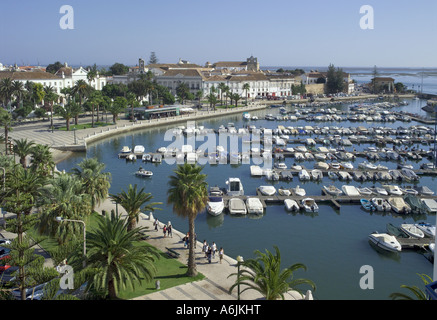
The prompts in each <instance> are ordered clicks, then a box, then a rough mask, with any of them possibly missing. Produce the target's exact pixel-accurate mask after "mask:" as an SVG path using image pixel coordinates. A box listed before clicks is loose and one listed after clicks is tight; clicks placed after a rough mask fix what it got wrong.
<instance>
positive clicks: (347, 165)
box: [340, 162, 354, 170]
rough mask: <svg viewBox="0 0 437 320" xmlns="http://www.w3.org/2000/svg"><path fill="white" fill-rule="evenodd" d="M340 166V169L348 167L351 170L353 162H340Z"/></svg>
mask: <svg viewBox="0 0 437 320" xmlns="http://www.w3.org/2000/svg"><path fill="white" fill-rule="evenodd" d="M340 167H341V168H342V169H349V170H352V169H353V168H354V166H353V164H352V163H350V162H341V163H340Z"/></svg>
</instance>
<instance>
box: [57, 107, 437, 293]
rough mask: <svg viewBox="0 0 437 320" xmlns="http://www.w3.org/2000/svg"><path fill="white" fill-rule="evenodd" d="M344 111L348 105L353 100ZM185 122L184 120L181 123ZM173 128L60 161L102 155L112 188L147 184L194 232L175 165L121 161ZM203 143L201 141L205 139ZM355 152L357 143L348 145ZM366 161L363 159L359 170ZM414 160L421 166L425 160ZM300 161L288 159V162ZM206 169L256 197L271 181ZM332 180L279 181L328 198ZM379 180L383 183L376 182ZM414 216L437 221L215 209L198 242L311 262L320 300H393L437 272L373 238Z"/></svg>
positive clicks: (163, 216)
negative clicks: (175, 200) (141, 173)
mask: <svg viewBox="0 0 437 320" xmlns="http://www.w3.org/2000/svg"><path fill="white" fill-rule="evenodd" d="M423 105H424V102H423V101H416V100H411V101H410V105H409V106H407V107H399V108H395V109H394V110H408V111H411V112H416V113H422V114H423V111H422V110H421V107H422V106H423ZM339 108H342V109H347V104H345V105H342V106H340V107H339ZM278 112H279V110H277V109H266V110H261V111H257V112H252V113H251V114H252V115H258V117H259V118H260V119H263V118H264V115H265V114H267V113H272V114H276V113H278ZM229 122H233V123H234V124H235V126H236V127H237V128H239V127H242V126H243V125H245V124H247V122H245V121H244V120H242V117H241V114H237V115H232V116H226V117H222V118H215V119H212V120H207V121H199V122H198V123H197V124H198V125H204V126H205V127H206V128H218V127H219V125H221V124H224V125H226V124H227V123H229ZM252 123H253V124H255V125H256V126H257V127H260V126H262V127H266V128H276V127H277V126H278V125H280V124H282V125H285V126H301V125H306V124H307V123H305V122H303V121H297V122H290V121H287V122H283V121H266V120H258V121H254V122H251V124H252ZM308 124H309V125H316V124H317V125H319V126H334V125H335V126H339V127H341V126H349V125H350V126H361V125H364V126H367V127H371V126H383V125H387V126H392V127H395V128H396V127H399V126H406V125H408V126H409V125H413V124H415V123H414V122H411V123H409V124H405V123H401V122H395V123H390V124H382V123H353V124H350V123H348V122H329V123H314V122H311V123H308ZM181 125H182V124H181ZM171 127H172V126H169V127H160V128H152V129H147V130H144V131H139V132H135V133H127V134H121V135H119V136H115V137H111V138H108V139H105V140H102V141H99V142H96V143H93V144H90V145H89V146H88V151H87V153H86V154H85V153H83V154H76V155H75V156H73V157H71V158H69V159H67V160H65V161H64V162H62V163H60V164H59V165H58V169H59V170H66V171H69V170H71V169H72V168H73V167H74V166H75V165H76V164H77V163H79V162H80V161H82V159H83V158H84V157H97V158H98V159H99V161H101V162H104V163H105V164H106V169H107V170H108V171H109V172H111V174H112V183H111V189H110V193H117V192H119V191H121V189H124V190H126V189H127V187H128V185H129V184H137V185H138V186H140V187H145V190H146V191H147V192H151V193H152V194H153V196H154V199H153V201H160V202H163V203H164V204H163V205H162V206H161V208H162V209H163V210H162V211H157V212H155V213H154V216H156V217H158V219H159V220H160V221H161V222H164V223H166V222H167V221H171V222H172V225H174V227H175V228H176V229H178V230H180V231H182V232H187V231H188V222H187V220H184V219H181V218H179V217H177V216H176V215H174V214H173V213H172V208H171V206H169V205H167V204H166V197H167V194H166V192H167V189H168V185H167V183H168V180H169V179H168V177H169V176H170V175H172V174H173V170H174V169H175V168H176V166H175V165H168V164H166V163H165V162H163V163H162V164H159V165H155V164H151V163H143V162H142V161H137V162H136V163H130V162H126V161H125V160H122V159H118V156H117V155H118V153H119V151H120V150H121V148H122V147H123V146H124V145H128V146H132V147H133V146H134V145H138V144H142V145H144V146H145V148H146V151H155V150H156V149H157V148H159V147H161V146H167V145H168V144H169V142H165V141H164V138H163V137H164V133H165V132H166V130H167V129H169V128H171ZM202 143H203V142H200V143H199V144H202ZM367 146H368V145H367V144H361V145H355V146H354V147H355V148H356V149H357V150H363V149H364V148H365V147H367ZM346 149H347V150H351V149H350V148H346ZM362 161H364V159H363V158H358V159H357V160H356V161H355V163H354V167H357V165H358V163H359V162H362ZM426 161H427V160H422V161H419V162H413V165H414V167H415V168H418V167H419V166H420V164H421V163H422V162H426ZM293 162H294V159H292V158H286V159H285V163H286V164H287V166H288V167H290V165H292V164H293ZM380 163H381V164H383V165H386V166H388V167H389V168H395V167H396V163H395V162H383V161H381V162H380ZM302 164H303V165H304V166H306V167H307V168H313V166H314V162H302ZM140 166H142V167H143V168H145V169H148V170H152V171H153V172H154V175H153V177H152V178H146V179H145V178H139V177H136V176H135V175H134V172H135V171H137V170H138V168H139V167H140ZM203 172H204V173H206V174H207V175H208V177H207V182H208V183H209V185H211V186H214V185H218V186H219V187H225V181H226V180H227V178H228V177H239V178H240V179H241V181H242V183H243V185H244V189H245V194H246V195H255V194H256V188H257V187H259V186H260V185H267V184H269V182H267V181H266V180H265V179H264V178H258V177H251V176H250V169H249V165H209V164H206V165H205V167H204V169H203ZM331 182H332V181H331V180H330V179H328V178H327V177H325V178H324V179H323V182H321V183H314V182H307V183H302V182H301V181H299V179H298V178H297V177H294V181H292V182H289V183H287V182H282V181H281V182H278V183H275V186H276V187H277V188H278V187H280V186H284V187H287V188H291V187H295V186H296V185H300V186H302V187H304V188H305V190H306V192H307V194H308V195H320V194H321V188H322V187H323V185H324V184H326V185H328V184H329V183H331ZM334 184H335V185H336V186H337V187H339V188H341V186H342V185H343V184H345V183H343V182H340V181H336V182H334ZM350 184H352V185H356V186H358V185H360V184H359V183H358V182H355V181H352V182H350ZM376 184H377V185H379V183H378V182H377V183H376ZM420 184H421V185H427V186H428V187H430V188H432V189H433V190H434V189H435V185H436V181H435V178H434V177H423V178H421V181H420ZM361 185H362V186H372V185H373V182H365V183H362V184H361ZM414 221H428V222H430V223H432V224H435V221H436V218H435V215H430V216H426V215H422V216H395V215H394V214H391V213H388V214H387V213H384V214H380V213H369V212H366V211H364V210H363V209H361V207H360V206H359V205H346V204H345V205H342V207H341V209H340V210H337V209H335V208H333V207H331V206H329V205H320V209H319V212H318V213H304V212H300V213H293V214H291V213H287V212H286V211H285V209H284V206H283V205H269V206H268V207H267V210H266V213H265V214H264V216H263V217H261V218H258V219H253V218H250V217H247V216H245V217H233V216H230V215H229V214H226V213H225V214H222V215H220V216H218V217H212V216H210V215H208V214H207V213H205V212H203V213H200V214H199V215H198V216H197V218H196V221H195V223H196V232H197V235H198V240H200V241H203V240H204V239H206V240H207V241H208V242H212V241H214V242H216V243H217V246H218V247H221V246H223V248H224V250H225V254H227V255H229V256H231V257H233V258H236V257H237V256H238V255H242V256H243V257H244V258H245V259H248V258H253V257H254V251H255V250H260V251H261V252H264V251H265V250H266V249H267V250H269V251H273V246H275V245H277V246H278V247H279V249H280V251H281V256H282V259H283V266H284V267H285V266H290V265H292V264H294V263H303V264H305V265H306V266H307V268H308V270H307V271H306V272H304V271H303V270H300V271H298V272H296V273H295V278H308V279H311V280H313V281H314V282H315V283H316V285H317V290H316V291H315V292H314V296H315V298H316V299H389V295H390V294H391V293H393V292H402V291H403V289H401V288H400V286H401V285H403V284H406V285H418V286H421V285H422V282H421V280H420V278H419V277H418V276H417V275H416V273H425V274H428V275H430V276H432V272H433V271H432V270H433V266H432V264H431V263H430V262H429V261H428V260H427V259H426V258H425V257H424V256H423V255H422V254H420V253H419V252H415V251H405V252H402V253H401V254H387V253H385V252H379V251H378V250H376V249H375V248H374V247H372V246H371V245H370V244H369V242H368V238H367V237H368V235H369V234H370V233H372V232H373V231H375V230H376V231H380V232H385V228H386V225H387V223H392V224H394V225H400V224H401V223H404V222H405V223H412V222H414ZM363 265H369V266H371V267H373V270H374V289H373V290H363V289H361V288H360V286H359V283H360V278H361V277H362V276H363V275H364V274H360V268H361V267H362V266H363Z"/></svg>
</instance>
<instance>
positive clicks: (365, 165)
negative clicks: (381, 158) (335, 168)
mask: <svg viewBox="0 0 437 320" xmlns="http://www.w3.org/2000/svg"><path fill="white" fill-rule="evenodd" d="M358 168H361V169H366V170H367V169H369V170H376V169H377V167H376V166H375V165H374V164H372V163H370V162H367V161H364V162H361V163H360V164H358Z"/></svg>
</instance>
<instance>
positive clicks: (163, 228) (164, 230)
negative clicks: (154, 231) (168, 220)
mask: <svg viewBox="0 0 437 320" xmlns="http://www.w3.org/2000/svg"><path fill="white" fill-rule="evenodd" d="M162 232H163V233H164V238H165V233H166V232H167V226H166V225H164V227H162Z"/></svg>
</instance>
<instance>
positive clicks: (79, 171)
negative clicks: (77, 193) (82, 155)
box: [72, 158, 111, 211]
mask: <svg viewBox="0 0 437 320" xmlns="http://www.w3.org/2000/svg"><path fill="white" fill-rule="evenodd" d="M77 166H78V167H77V168H73V169H72V174H73V175H75V176H77V177H78V178H79V179H80V180H81V181H82V184H83V187H82V193H84V194H88V195H89V196H90V198H91V210H92V211H94V208H95V206H96V204H100V202H101V201H102V200H104V199H106V197H107V196H108V190H109V187H110V181H111V173H110V172H103V170H104V169H105V164H104V163H101V162H99V160H97V158H87V159H84V160H82V162H80V163H79V164H78V165H77Z"/></svg>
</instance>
